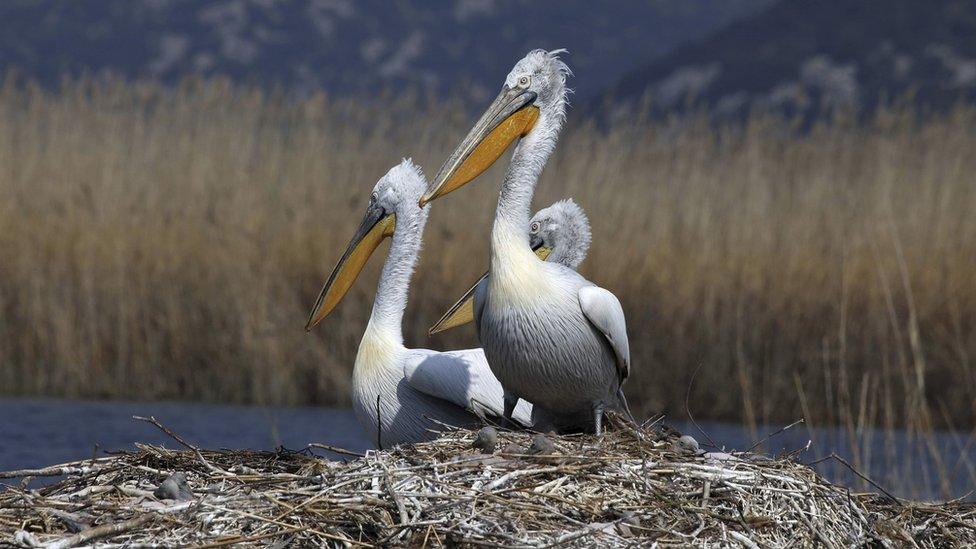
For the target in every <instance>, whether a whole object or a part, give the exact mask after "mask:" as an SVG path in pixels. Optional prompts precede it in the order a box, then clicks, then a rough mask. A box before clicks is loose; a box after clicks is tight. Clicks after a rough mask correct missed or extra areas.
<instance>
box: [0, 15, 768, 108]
mask: <svg viewBox="0 0 976 549" xmlns="http://www.w3.org/2000/svg"><path fill="white" fill-rule="evenodd" d="M769 3H770V0H685V1H681V2H672V1H649V2H630V1H627V0H612V1H609V2H601V3H600V5H599V9H595V8H596V6H594V5H593V4H592V3H591V2H583V1H574V2H561V1H558V0H543V1H530V0H457V1H453V2H426V1H423V0H404V1H399V2H386V1H384V0H366V1H352V0H296V1H274V0H217V1H213V2H195V1H186V0H107V1H103V2H76V1H74V0H12V1H9V2H3V3H2V4H0V69H5V68H10V67H19V68H20V70H21V71H23V73H24V74H25V75H27V76H28V77H30V78H34V79H38V80H40V81H42V82H45V83H47V84H52V85H53V84H57V83H58V82H59V81H60V79H61V78H62V77H63V76H64V75H66V74H67V75H75V76H77V75H80V74H82V73H91V74H98V73H100V72H103V71H111V72H113V73H117V74H120V75H124V76H126V77H129V78H149V79H156V80H162V81H164V82H170V83H172V82H176V81H178V80H180V79H182V78H184V77H185V76H187V75H189V74H195V75H202V76H213V75H224V76H230V77H232V78H233V79H234V80H235V81H237V82H239V83H247V84H258V85H261V86H268V87H270V86H274V85H280V86H282V87H283V88H285V89H287V90H292V91H295V92H298V93H308V92H311V91H316V90H326V91H328V92H330V93H335V94H340V95H353V94H355V95H365V96H367V97H369V96H375V95H377V94H378V93H379V92H380V91H381V90H383V89H385V88H394V89H403V88H414V89H416V90H421V91H430V92H440V93H443V92H446V91H450V92H451V93H452V94H457V93H463V94H464V95H465V96H467V97H469V98H471V99H473V100H475V101H484V100H485V99H487V98H488V96H489V95H491V96H494V93H495V92H496V88H497V87H498V82H499V79H500V78H501V76H502V75H504V74H506V73H507V72H508V70H509V69H510V68H511V65H512V62H513V61H512V60H513V59H518V58H519V57H521V56H522V55H524V54H525V52H526V51H528V50H529V49H533V48H547V49H554V48H568V49H569V50H570V51H571V52H572V55H573V58H572V63H573V68H574V69H575V70H576V71H578V72H580V73H581V74H585V75H586V78H585V79H580V80H579V81H578V82H576V83H575V84H574V86H575V87H576V89H577V94H578V95H577V97H579V98H590V97H593V96H595V95H597V94H599V93H600V92H602V91H604V90H605V89H606V88H608V87H609V86H610V85H611V84H612V83H613V82H615V81H616V80H617V79H619V78H621V77H622V76H623V75H624V74H626V73H627V72H628V71H630V70H633V69H635V68H637V67H638V66H640V65H641V64H642V63H647V62H649V61H650V60H652V59H655V58H657V57H659V56H661V55H663V54H664V53H666V52H668V51H670V50H671V49H673V48H674V47H675V46H677V45H679V44H682V43H685V42H687V41H689V40H696V39H700V38H703V37H705V36H706V35H708V34H709V33H710V32H712V31H714V30H716V29H718V28H721V27H723V26H724V25H726V24H728V23H729V22H731V21H735V20H737V19H740V18H743V17H748V16H750V15H752V14H754V13H756V12H757V11H758V10H760V9H762V8H763V7H765V6H766V5H768V4H769Z"/></svg>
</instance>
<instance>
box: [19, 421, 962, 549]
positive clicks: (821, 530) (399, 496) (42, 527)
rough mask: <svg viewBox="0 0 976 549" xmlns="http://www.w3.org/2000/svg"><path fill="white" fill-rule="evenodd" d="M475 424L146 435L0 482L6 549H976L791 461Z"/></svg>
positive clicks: (945, 511)
mask: <svg viewBox="0 0 976 549" xmlns="http://www.w3.org/2000/svg"><path fill="white" fill-rule="evenodd" d="M476 436H477V435H476V434H475V433H473V432H469V431H454V432H450V433H446V434H444V435H443V436H441V438H439V439H438V440H436V441H434V442H429V443H423V444H417V445H414V446H406V447H401V448H395V449H392V450H389V451H371V452H368V453H367V454H366V455H365V456H362V457H354V458H349V459H348V460H347V461H344V462H343V461H329V460H326V459H324V458H322V457H319V456H316V455H314V454H312V452H311V451H310V449H307V450H305V451H301V452H293V451H287V450H280V451H278V452H255V451H211V450H199V449H196V448H195V447H192V446H189V445H187V446H188V447H189V449H187V450H178V451H177V450H169V449H166V448H162V447H157V446H148V445H139V446H138V448H139V451H136V452H123V453H119V454H115V455H112V456H109V457H104V458H100V459H96V460H86V461H84V462H75V463H69V464H65V465H60V466H56V467H53V468H46V469H42V470H37V471H19V472H16V473H19V474H17V475H16V476H23V475H24V474H32V475H55V474H61V475H64V478H63V479H62V480H59V481H58V482H56V483H54V484H50V485H48V486H44V487H41V488H38V489H35V490H28V489H24V488H20V487H9V488H7V489H6V490H4V491H2V492H0V545H4V544H10V545H12V546H16V547H38V546H46V547H72V546H83V545H91V544H92V543H94V542H97V543H98V546H99V547H115V546H122V545H127V546H132V545H151V546H183V547H186V546H190V547H194V546H195V547H216V546H224V545H231V544H250V545H261V546H269V545H274V544H275V543H276V542H280V544H279V545H274V546H284V544H300V545H301V546H306V545H317V546H348V547H359V546H375V545H379V546H425V545H426V546H443V545H456V544H461V545H468V546H482V545H490V546H506V547H549V546H554V545H560V546H586V547H592V546H601V547H633V546H650V545H653V544H655V543H656V544H657V545H658V546H659V547H668V546H688V545H693V546H732V547H749V548H752V547H786V546H790V547H796V546H824V547H849V546H854V545H862V544H874V545H878V546H891V547H896V546H912V545H917V546H919V547H945V546H957V545H967V544H976V506H974V505H973V504H963V503H954V504H940V505H935V504H922V503H912V502H903V501H895V500H892V499H890V498H888V497H882V496H879V495H876V494H855V493H851V492H850V491H849V490H847V489H845V488H843V487H840V486H837V485H834V484H831V483H829V482H827V481H826V480H825V479H823V478H822V477H820V476H819V475H818V474H817V473H815V472H814V471H813V470H812V469H810V468H809V467H807V466H805V465H802V464H800V463H796V462H795V461H792V460H790V459H788V458H781V459H770V458H762V457H761V456H756V455H752V454H736V455H733V456H729V455H728V454H721V455H718V457H717V458H716V457H710V456H708V455H704V456H703V455H700V452H695V453H691V452H684V453H682V452H680V446H676V445H673V444H672V443H671V442H663V441H660V442H656V441H653V440H652V437H651V436H649V435H648V434H647V433H637V432H634V431H627V430H622V431H616V432H610V433H607V434H606V435H605V436H604V437H603V438H602V439H599V440H598V439H596V438H594V437H591V436H566V437H549V438H550V439H551V440H550V441H551V442H552V447H553V450H552V453H550V454H534V455H530V454H528V453H527V452H526V451H527V449H528V448H529V447H530V445H531V444H532V442H533V441H532V435H531V434H528V433H508V432H501V433H498V439H499V440H498V444H497V447H498V448H504V449H505V450H506V451H505V452H504V453H503V452H502V451H499V450H496V453H494V454H488V455H486V454H483V453H481V450H478V449H475V448H473V447H472V444H473V442H474V441H475V438H476ZM513 445H515V446H513ZM516 447H517V448H520V449H523V452H520V453H517V454H516V453H511V452H512V451H513V450H515V449H516ZM0 476H3V477H7V478H10V477H13V476H15V475H14V474H11V473H7V474H2V475H0ZM164 485H165V486H167V488H165V489H163V488H161V487H162V486H164ZM183 489H186V490H189V492H190V493H189V494H187V493H185V492H183V491H182V490H183ZM167 494H170V495H171V496H169V497H173V498H174V499H169V497H168V496H167ZM163 497H166V499H163Z"/></svg>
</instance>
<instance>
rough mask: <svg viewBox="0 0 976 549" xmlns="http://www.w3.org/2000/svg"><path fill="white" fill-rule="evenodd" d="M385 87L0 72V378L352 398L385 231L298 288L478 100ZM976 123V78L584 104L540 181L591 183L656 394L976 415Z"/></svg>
mask: <svg viewBox="0 0 976 549" xmlns="http://www.w3.org/2000/svg"><path fill="white" fill-rule="evenodd" d="M388 99H390V100H389V101H377V102H375V103H373V104H365V103H363V102H356V101H346V100H333V99H329V98H326V97H324V96H315V97H312V98H310V99H308V100H303V101H293V100H286V99H284V98H282V97H277V96H274V95H271V96H269V95H267V94H264V93H262V92H260V91H257V90H254V89H248V88H240V87H234V86H232V85H230V84H229V83H227V82H225V81H221V80H210V81H187V82H185V83H184V84H183V85H182V86H180V87H178V88H177V89H175V90H164V89H161V88H159V87H157V86H155V85H152V84H126V83H123V82H121V81H115V80H100V81H91V80H84V81H78V82H69V83H66V84H65V85H64V86H63V88H62V89H61V90H60V91H58V92H55V93H51V92H46V91H43V90H41V89H38V88H36V87H32V86H20V85H14V84H11V83H9V82H8V83H7V84H6V85H5V86H4V87H3V89H2V90H0V391H2V393H3V394H7V395H63V396H85V397H126V398H146V399H158V398H178V399H204V400H210V401H222V402H256V403H268V404H270V403H275V404H278V403H280V404H300V403H308V404H323V405H345V404H346V403H347V402H348V393H349V391H348V389H349V377H350V369H351V366H352V362H353V357H354V355H355V352H356V349H357V345H358V340H359V335H360V333H361V331H362V329H363V327H364V324H365V321H366V318H367V315H368V313H369V308H370V303H371V299H372V294H373V291H374V289H375V281H376V275H377V273H378V270H379V266H380V264H381V263H382V257H378V258H375V259H374V260H373V261H372V262H371V265H370V268H369V269H368V270H367V273H366V274H365V276H364V277H363V279H362V280H360V281H359V283H358V284H357V285H356V287H355V288H354V289H353V291H352V292H351V294H350V296H349V297H348V298H347V300H346V301H345V302H344V303H343V304H342V305H341V306H340V307H339V309H338V310H337V311H336V313H335V314H334V315H333V316H332V317H331V318H330V319H328V320H327V321H325V322H324V323H323V324H321V325H320V326H319V327H318V328H317V329H315V330H314V331H313V332H312V333H311V334H306V333H305V332H304V331H303V329H302V327H303V323H304V321H305V318H306V315H307V313H308V310H309V307H310V306H311V304H312V302H313V300H314V297H315V295H316V293H317V291H318V289H319V287H320V285H321V284H322V282H323V281H324V278H325V276H326V275H327V274H328V272H329V270H330V269H331V268H332V266H333V264H334V262H335V261H336V259H337V258H338V256H339V254H340V253H341V250H342V248H343V246H344V243H345V241H346V239H347V238H348V237H349V236H350V235H351V233H352V231H353V230H354V227H355V225H356V223H357V221H358V217H359V216H360V214H361V211H362V209H363V207H364V206H365V203H366V199H367V196H368V194H367V193H368V190H369V189H370V188H371V186H372V185H373V183H374V182H375V181H376V179H377V178H378V177H379V176H380V175H382V174H383V173H384V172H385V171H386V170H387V169H388V168H389V167H390V166H391V165H392V164H393V163H395V162H397V161H398V160H399V159H400V158H401V157H402V156H411V157H413V158H414V159H415V160H417V161H418V162H419V163H420V164H421V165H422V166H424V167H425V168H426V170H427V172H428V173H429V174H432V173H433V172H434V171H436V169H437V167H438V166H439V163H440V162H441V161H442V160H443V158H445V155H446V154H447V153H448V152H449V151H450V149H451V147H452V146H453V145H455V144H456V142H457V140H458V139H460V137H461V136H462V135H463V133H464V132H465V130H466V126H467V125H468V124H470V122H471V117H470V114H469V113H468V112H466V111H465V109H463V108H461V107H460V106H459V105H458V104H454V103H449V104H443V103H440V104H438V103H435V102H431V101H423V100H421V99H418V98H406V99H404V98H398V99H395V100H394V98H392V97H390V98H388ZM974 151H976V109H974V108H972V107H959V108H957V109H955V110H953V111H952V112H950V113H948V114H945V115H932V116H928V117H924V118H922V117H919V116H918V115H917V113H914V112H911V111H910V110H894V111H883V112H879V113H878V115H877V116H876V117H875V119H874V120H873V121H871V122H870V123H868V124H866V125H858V124H854V123H852V122H850V121H848V120H845V119H842V118H837V119H835V120H833V121H831V122H828V123H824V124H822V125H819V126H817V127H814V128H813V129H812V130H809V131H802V132H801V131H798V130H797V129H795V128H794V127H792V125H791V123H790V121H786V120H782V119H778V118H775V117H769V116H762V115H756V116H753V117H752V118H751V119H750V120H748V121H747V123H746V124H745V125H744V126H740V127H738V128H736V127H733V126H728V127H720V128H715V127H714V126H710V125H708V124H707V123H705V122H704V120H703V119H699V118H694V117H692V118H689V119H684V120H681V121H678V120H673V121H667V122H635V123H633V124H630V125H627V126H615V127H612V128H609V129H608V128H600V127H598V126H596V125H595V124H592V123H589V122H586V121H580V120H572V121H571V123H570V124H569V125H568V126H567V129H566V132H565V135H564V137H563V138H562V140H561V142H560V145H559V147H558V148H557V152H556V153H555V155H554V157H553V158H552V160H551V161H550V164H549V166H548V167H547V168H546V171H545V175H544V177H543V181H542V182H541V183H540V185H539V192H538V195H539V196H538V199H537V201H536V203H537V205H538V206H539V207H542V206H544V205H546V204H548V203H550V202H551V201H553V200H555V199H558V198H562V197H568V196H572V197H575V198H576V200H577V201H578V202H579V203H580V204H581V205H582V206H583V207H584V208H585V209H586V210H587V212H589V215H590V219H591V221H592V223H593V229H594V245H593V248H592V251H591V254H590V258H589V259H588V260H587V261H586V262H585V263H584V264H583V267H582V269H581V270H582V271H583V273H584V274H585V275H586V276H587V277H589V278H590V279H591V280H593V281H595V282H597V283H599V284H601V285H603V286H605V287H607V288H609V289H611V290H613V291H614V292H616V293H617V295H618V296H619V297H620V299H621V302H622V303H623V304H624V307H625V309H626V312H627V315H628V324H629V328H630V333H631V346H632V353H633V358H634V376H633V379H632V380H631V381H630V382H629V383H628V385H627V387H626V390H627V393H628V394H629V395H630V398H631V402H632V404H633V405H634V406H635V408H637V409H638V410H640V411H641V412H642V413H643V414H649V413H651V412H652V411H658V410H666V411H670V412H671V413H672V414H673V415H675V416H678V417H682V416H684V415H685V414H686V412H687V411H688V410H690V412H691V413H693V414H694V415H696V416H697V417H699V418H702V417H709V418H716V419H736V420H743V419H744V420H746V421H747V422H749V423H750V424H752V425H756V424H759V423H762V422H764V421H786V420H792V419H794V418H797V417H801V416H805V417H807V418H808V420H810V421H812V422H815V423H818V424H823V423H841V424H848V425H862V426H863V425H872V424H873V425H882V426H906V425H908V426H910V425H918V426H928V427H931V426H933V425H939V426H954V427H972V426H974V425H976V369H974V365H973V361H974V360H976V278H974V273H976V154H973V152H974ZM505 164H506V162H504V161H503V162H499V163H498V166H496V167H495V168H493V169H492V170H491V172H489V173H488V174H487V175H486V176H485V177H483V178H482V179H480V180H479V181H478V182H477V183H475V184H473V185H471V186H470V187H469V188H467V189H465V190H464V191H462V192H460V193H458V194H456V195H452V196H451V197H450V198H448V199H446V200H444V201H442V202H438V203H436V204H434V205H433V213H432V221H431V223H430V224H429V225H428V230H427V234H426V246H425V249H424V253H423V257H422V260H421V264H420V265H419V268H418V272H417V275H416V277H415V279H414V285H413V291H412V299H411V303H410V306H409V308H408V311H407V319H406V322H405V325H406V326H407V330H408V333H407V340H408V343H409V344H411V345H417V346H430V347H434V348H439V349H445V348H452V347H460V346H474V345H476V338H475V337H474V334H473V332H472V330H466V331H462V332H461V333H457V334H447V335H445V336H436V337H434V338H433V339H428V338H427V336H426V328H427V327H428V326H429V325H430V323H431V322H433V321H434V320H435V319H436V318H437V317H438V315H439V313H441V312H442V311H443V309H444V308H445V307H446V306H448V305H449V304H450V303H451V302H452V300H453V299H454V298H455V297H457V295H458V294H459V293H460V292H461V291H462V290H463V289H465V288H466V287H467V285H468V284H469V283H470V282H471V281H472V280H473V279H474V278H475V277H476V276H477V275H478V274H479V272H480V271H481V270H483V268H484V267H485V265H486V264H487V238H486V236H487V233H488V231H489V228H490V222H491V217H492V215H493V212H494V205H495V195H496V193H497V188H498V184H497V182H498V181H499V180H500V177H501V173H502V170H503V169H504V165H505ZM379 255H380V256H382V253H381V254H379ZM693 379H694V382H692V380H693ZM689 388H690V392H689ZM686 393H687V395H688V398H687V410H686ZM920 428H921V427H920Z"/></svg>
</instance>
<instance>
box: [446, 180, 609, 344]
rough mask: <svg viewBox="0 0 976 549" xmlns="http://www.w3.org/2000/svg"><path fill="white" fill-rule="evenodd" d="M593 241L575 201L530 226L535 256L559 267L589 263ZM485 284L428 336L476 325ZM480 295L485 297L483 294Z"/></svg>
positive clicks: (544, 214)
mask: <svg viewBox="0 0 976 549" xmlns="http://www.w3.org/2000/svg"><path fill="white" fill-rule="evenodd" d="M590 239H591V236H590V221H589V220H588V219H587V218H586V213H585V212H583V208H580V207H579V204H577V203H576V202H574V201H573V199H572V198H567V199H565V200H560V201H558V202H555V203H553V204H552V205H551V206H549V207H547V208H543V209H541V210H539V211H538V212H536V213H535V215H533V216H532V221H531V222H530V223H529V244H530V245H531V246H532V251H534V252H535V255H537V256H539V259H541V260H543V261H552V262H555V263H559V264H561V265H565V266H567V267H569V268H570V269H573V270H574V271H575V270H576V268H577V267H579V264H580V263H582V262H583V260H584V259H586V252H587V251H589V249H590ZM485 284H488V273H485V274H484V275H483V276H482V277H481V278H479V279H478V281H477V282H475V283H474V285H473V286H471V288H470V289H469V290H468V291H467V292H465V293H464V295H462V296H461V299H459V300H457V302H456V303H455V304H454V305H452V306H451V308H450V309H448V311H447V312H446V313H444V314H443V315H442V316H441V318H440V319H439V320H438V321H437V322H436V323H435V324H434V325H433V326H431V328H430V330H428V332H427V333H428V334H430V335H433V334H436V333H438V332H444V331H447V330H450V329H451V328H456V327H458V326H464V325H465V324H467V323H469V322H471V321H473V320H474V308H475V305H474V294H475V292H478V291H479V290H478V287H479V286H483V285H485ZM480 293H481V295H484V290H481V291H480Z"/></svg>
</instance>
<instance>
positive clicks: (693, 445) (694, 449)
mask: <svg viewBox="0 0 976 549" xmlns="http://www.w3.org/2000/svg"><path fill="white" fill-rule="evenodd" d="M672 449H673V450H674V451H675V452H677V453H679V454H692V455H695V454H697V453H698V441H697V440H695V437H693V436H691V435H682V436H680V437H678V438H677V439H675V441H674V442H673V443H672Z"/></svg>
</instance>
